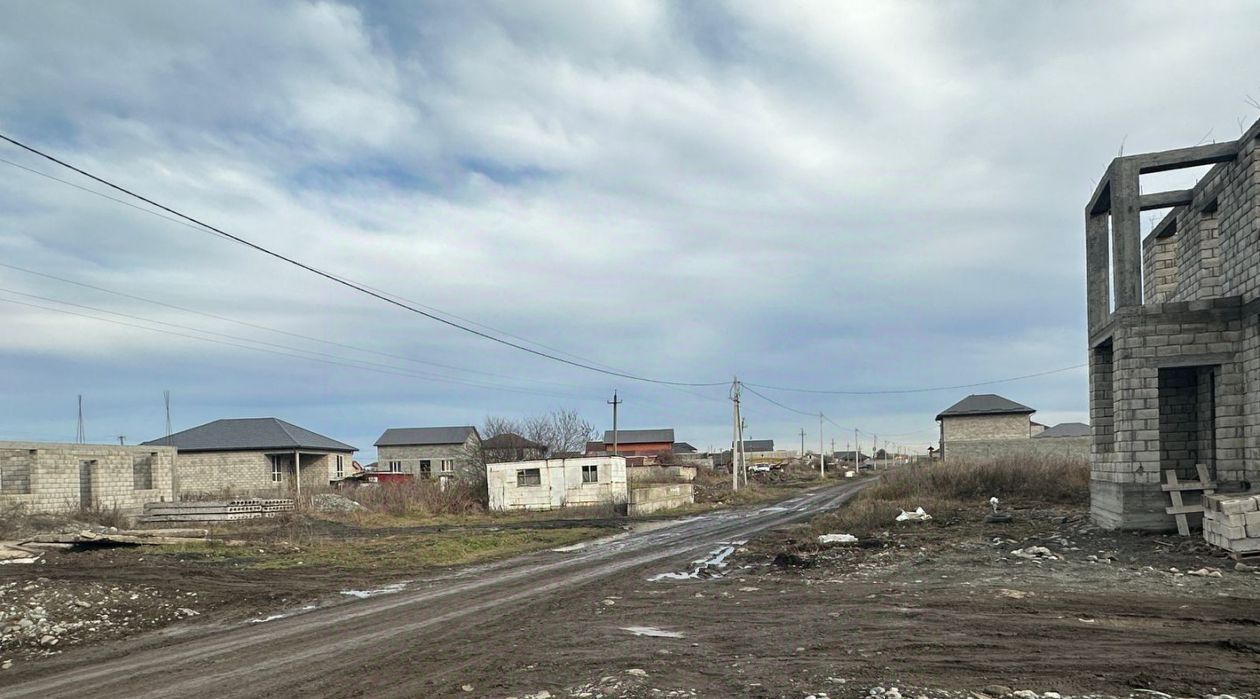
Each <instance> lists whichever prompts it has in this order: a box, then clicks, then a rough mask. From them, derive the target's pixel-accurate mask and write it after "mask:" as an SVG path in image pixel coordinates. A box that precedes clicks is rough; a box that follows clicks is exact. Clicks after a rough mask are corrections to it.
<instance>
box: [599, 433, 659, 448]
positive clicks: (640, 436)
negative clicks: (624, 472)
mask: <svg viewBox="0 0 1260 699" xmlns="http://www.w3.org/2000/svg"><path fill="white" fill-rule="evenodd" d="M657 442H665V443H667V444H673V443H674V430H672V429H668V430H617V444H618V446H620V445H622V444H654V443H657ZM612 443H613V433H612V430H608V431H607V432H604V444H612Z"/></svg>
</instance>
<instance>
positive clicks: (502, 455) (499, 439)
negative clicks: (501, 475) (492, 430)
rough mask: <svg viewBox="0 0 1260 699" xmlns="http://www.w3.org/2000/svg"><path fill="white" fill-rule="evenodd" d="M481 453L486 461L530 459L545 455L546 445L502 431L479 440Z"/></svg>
mask: <svg viewBox="0 0 1260 699" xmlns="http://www.w3.org/2000/svg"><path fill="white" fill-rule="evenodd" d="M481 454H482V456H483V457H485V460H486V463H497V462H500V461H530V460H533V459H541V458H543V457H545V456H546V455H547V445H545V444H539V443H538V442H535V441H532V440H529V439H525V438H524V437H522V436H520V435H519V434H513V433H512V432H504V433H503V434H496V435H495V436H493V437H488V438H486V439H484V440H482V441H481Z"/></svg>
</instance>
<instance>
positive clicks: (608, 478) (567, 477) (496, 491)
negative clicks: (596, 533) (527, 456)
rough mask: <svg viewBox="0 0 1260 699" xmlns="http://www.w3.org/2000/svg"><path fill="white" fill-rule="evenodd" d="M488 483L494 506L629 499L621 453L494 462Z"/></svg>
mask: <svg viewBox="0 0 1260 699" xmlns="http://www.w3.org/2000/svg"><path fill="white" fill-rule="evenodd" d="M486 484H487V490H488V491H489V495H490V509H492V510H551V509H556V508H560V507H582V506H592V505H624V504H625V503H626V502H627V500H628V499H629V489H628V485H627V482H626V460H625V459H624V458H622V457H620V456H582V457H579V458H576V459H537V460H533V461H516V462H506V461H505V462H500V463H490V464H486Z"/></svg>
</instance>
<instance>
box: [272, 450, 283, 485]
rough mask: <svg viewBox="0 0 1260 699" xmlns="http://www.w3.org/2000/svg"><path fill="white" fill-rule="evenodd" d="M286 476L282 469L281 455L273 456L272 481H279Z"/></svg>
mask: <svg viewBox="0 0 1260 699" xmlns="http://www.w3.org/2000/svg"><path fill="white" fill-rule="evenodd" d="M283 478H284V472H283V471H281V470H280V457H278V456H273V457H271V482H272V483H279V482H280V481H281V480H282V479H283Z"/></svg>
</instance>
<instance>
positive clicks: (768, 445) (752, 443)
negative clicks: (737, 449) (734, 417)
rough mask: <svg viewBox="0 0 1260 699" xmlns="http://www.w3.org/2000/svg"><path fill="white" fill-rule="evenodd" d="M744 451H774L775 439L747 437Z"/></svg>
mask: <svg viewBox="0 0 1260 699" xmlns="http://www.w3.org/2000/svg"><path fill="white" fill-rule="evenodd" d="M744 451H745V452H752V451H774V440H773V439H745V440H744Z"/></svg>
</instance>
